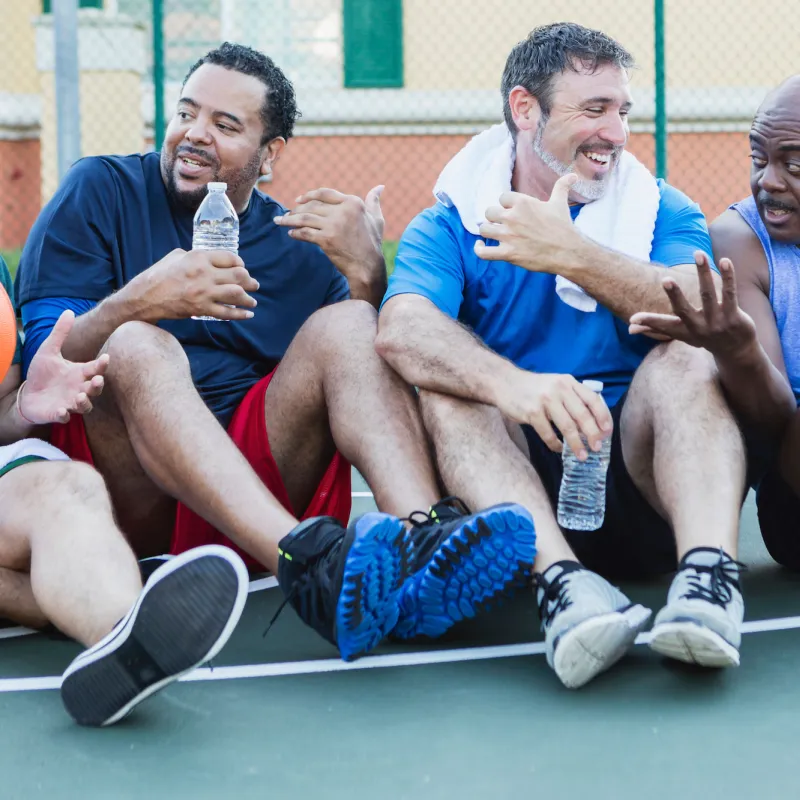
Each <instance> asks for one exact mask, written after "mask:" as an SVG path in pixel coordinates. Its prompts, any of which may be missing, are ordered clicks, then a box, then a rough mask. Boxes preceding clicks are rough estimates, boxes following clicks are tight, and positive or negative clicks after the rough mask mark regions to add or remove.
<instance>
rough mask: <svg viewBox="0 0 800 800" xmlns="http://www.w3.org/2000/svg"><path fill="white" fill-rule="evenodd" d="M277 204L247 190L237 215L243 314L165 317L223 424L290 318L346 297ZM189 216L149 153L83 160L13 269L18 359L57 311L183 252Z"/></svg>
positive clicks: (265, 368) (188, 240) (31, 349)
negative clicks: (250, 306)
mask: <svg viewBox="0 0 800 800" xmlns="http://www.w3.org/2000/svg"><path fill="white" fill-rule="evenodd" d="M284 212H285V209H284V208H283V207H282V206H281V205H280V204H278V203H277V202H276V201H275V200H273V199H271V198H270V197H267V196H266V195H264V194H261V193H260V192H253V195H252V197H251V199H250V203H249V205H248V208H247V209H246V210H245V211H244V212H243V213H242V214H241V215H240V217H239V255H240V256H241V258H242V260H243V261H244V263H245V266H246V267H247V269H248V271H249V272H250V274H251V275H252V276H253V277H254V278H255V279H256V280H257V281H258V282H259V284H260V288H259V290H258V291H257V292H255V293H254V294H253V296H254V297H255V298H256V300H257V302H258V307H257V308H255V309H254V311H255V316H254V317H253V318H252V319H250V320H244V321H236V322H213V321H212V322H203V321H199V320H191V319H187V320H165V321H163V322H161V323H160V324H159V326H160V327H161V328H163V329H164V330H167V331H169V332H170V333H172V334H173V335H174V336H175V337H176V338H177V339H178V341H179V342H180V343H181V345H183V348H184V350H185V351H186V354H187V356H188V358H189V362H190V364H191V370H192V377H193V379H194V383H195V385H196V386H197V389H198V390H199V392H200V394H201V396H202V397H203V399H204V400H205V402H206V404H207V405H208V406H209V408H210V409H211V411H212V412H213V413H214V414H215V416H216V417H217V419H219V421H220V422H221V423H222V424H223V425H225V426H227V424H228V422H229V421H230V418H231V416H232V414H233V412H234V410H235V409H236V407H237V406H238V404H239V402H240V401H241V399H242V398H243V397H244V395H245V394H246V393H247V391H248V390H249V389H250V388H251V387H252V386H253V385H254V384H255V383H256V382H257V381H258V380H259V379H260V378H262V377H263V376H265V375H267V374H268V373H269V372H270V371H271V370H272V369H273V368H274V367H275V366H276V365H277V363H278V362H279V361H280V359H281V358H282V357H283V354H284V353H285V352H286V349H287V347H288V346H289V343H290V342H291V341H292V339H293V338H294V336H295V334H296V333H297V331H298V330H299V329H300V326H301V325H302V324H303V323H304V322H305V321H306V320H307V319H308V318H309V317H310V316H311V315H312V314H313V313H314V312H315V311H316V310H317V309H319V308H321V307H322V306H325V305H328V304H330V303H334V302H337V301H339V300H343V299H345V298H346V297H348V295H349V289H348V285H347V281H346V280H345V278H344V277H343V276H342V275H341V273H339V272H338V271H337V269H336V268H335V267H334V266H333V264H332V263H331V261H330V260H329V259H328V257H327V256H326V255H325V254H324V253H323V252H322V250H320V249H319V247H317V246H316V245H313V244H310V243H308V242H301V241H298V240H295V239H292V238H291V237H290V236H289V235H288V231H287V229H285V228H281V227H279V226H277V225H276V224H275V223H274V222H273V218H274V217H275V216H277V215H280V214H283V213H284ZM192 219H193V214H192V213H191V212H189V211H186V210H184V209H179V208H177V207H174V206H173V205H171V204H170V202H169V200H168V197H167V193H166V189H165V187H164V183H163V181H162V179H161V172H160V169H159V155H158V154H157V153H148V154H146V155H130V156H99V157H91V158H84V159H82V160H81V161H79V162H77V163H76V164H75V165H74V166H73V167H72V169H71V170H70V171H69V172H68V173H67V175H66V177H65V178H64V181H63V182H62V184H61V186H60V187H59V189H58V191H57V192H56V194H55V195H54V196H53V198H52V199H51V200H50V202H49V203H48V204H47V205H46V206H45V208H44V209H43V211H42V213H41V214H40V215H39V218H38V219H37V220H36V223H35V224H34V226H33V228H32V230H31V233H30V236H29V237H28V241H27V243H26V245H25V249H24V251H23V253H22V258H21V261H20V267H19V272H18V274H17V290H18V291H17V296H18V301H19V304H20V307H21V310H22V319H23V325H24V330H25V346H24V351H23V362H24V365H25V366H26V365H27V364H29V363H30V359H31V358H32V357H33V354H34V353H35V352H36V349H37V348H38V347H39V345H40V344H41V343H42V341H43V340H44V337H45V336H46V335H47V333H49V331H50V329H51V328H52V326H53V325H54V324H55V321H56V320H57V319H58V316H59V314H60V313H61V311H62V310H63V309H64V308H66V307H70V308H73V309H74V310H75V311H76V313H83V312H86V311H88V310H89V309H91V308H92V307H94V306H95V305H96V304H97V303H98V302H100V301H101V300H103V299H104V298H106V297H108V296H109V295H110V294H111V293H112V292H114V291H116V290H117V289H120V288H121V287H122V286H124V285H125V284H126V283H128V281H130V280H131V279H132V278H133V277H135V276H136V275H138V274H139V273H141V272H143V271H144V270H146V269H147V268H148V267H150V266H151V265H152V264H155V263H156V262H157V261H158V260H159V259H161V258H163V257H164V256H165V255H167V253H169V252H170V251H171V250H173V249H175V248H176V247H180V248H183V249H184V250H191V247H192Z"/></svg>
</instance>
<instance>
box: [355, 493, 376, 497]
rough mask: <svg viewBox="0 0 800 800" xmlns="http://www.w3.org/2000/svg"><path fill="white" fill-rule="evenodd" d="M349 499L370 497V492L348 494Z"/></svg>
mask: <svg viewBox="0 0 800 800" xmlns="http://www.w3.org/2000/svg"><path fill="white" fill-rule="evenodd" d="M350 496H351V497H372V492H350Z"/></svg>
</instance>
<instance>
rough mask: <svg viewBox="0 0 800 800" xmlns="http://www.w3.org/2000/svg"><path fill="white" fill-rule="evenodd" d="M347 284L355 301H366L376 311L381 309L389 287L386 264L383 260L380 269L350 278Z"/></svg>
mask: <svg viewBox="0 0 800 800" xmlns="http://www.w3.org/2000/svg"><path fill="white" fill-rule="evenodd" d="M347 283H348V285H349V286H350V297H351V298H352V299H353V300H366V301H367V302H368V303H369V304H370V305H371V306H373V307H374V308H375V309H376V310H378V309H380V307H381V301H382V300H383V296H384V295H385V294H386V286H387V279H386V264H385V262H384V261H383V259H381V264H380V268H378V269H373V270H370V271H369V272H367V273H365V274H363V275H357V276H355V277H351V278H348V279H347Z"/></svg>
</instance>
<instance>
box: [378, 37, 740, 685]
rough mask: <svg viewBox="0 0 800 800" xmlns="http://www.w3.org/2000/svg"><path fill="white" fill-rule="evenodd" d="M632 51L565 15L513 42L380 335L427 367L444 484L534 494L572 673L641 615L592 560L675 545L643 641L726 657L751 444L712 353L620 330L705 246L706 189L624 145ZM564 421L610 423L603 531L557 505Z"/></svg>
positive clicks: (586, 434) (582, 454)
mask: <svg viewBox="0 0 800 800" xmlns="http://www.w3.org/2000/svg"><path fill="white" fill-rule="evenodd" d="M631 66H632V59H631V56H630V55H629V54H628V53H627V51H626V50H625V49H624V48H622V47H621V46H620V45H619V44H618V43H617V42H615V41H613V40H612V39H610V38H609V37H607V36H605V35H604V34H602V33H601V32H599V31H592V30H588V29H586V28H583V27H581V26H579V25H576V24H571V23H560V24H555V25H549V26H545V27H542V28H538V29H536V30H534V31H533V32H532V33H531V34H530V35H529V36H528V38H527V39H525V40H524V41H523V42H520V43H519V44H518V45H517V46H516V47H515V48H514V49H513V50H512V52H511V54H510V55H509V58H508V60H507V63H506V67H505V72H504V74H503V80H502V94H503V99H504V114H505V125H504V126H496V127H495V128H493V129H491V130H490V131H488V132H486V133H484V134H481V135H480V136H478V137H476V138H475V139H473V140H472V141H471V142H470V143H469V144H468V145H467V147H465V148H464V150H463V151H462V152H461V153H459V154H458V155H457V156H456V157H455V158H454V159H453V160H452V161H451V162H450V164H448V165H447V167H446V168H445V170H444V171H443V172H442V175H441V176H440V179H439V182H438V183H437V188H436V196H437V199H438V200H439V202H437V204H436V205H435V206H433V207H432V208H429V209H428V210H426V211H424V212H423V213H422V214H420V215H419V216H418V217H417V218H416V219H415V220H414V221H413V222H412V223H411V225H410V226H409V228H408V230H407V231H406V232H405V234H404V236H403V239H402V241H401V243H400V248H399V251H398V254H397V261H396V267H395V271H394V273H393V275H392V277H391V280H390V282H389V289H388V292H387V295H386V298H385V299H384V303H383V307H382V310H381V314H380V325H379V334H378V339H377V342H376V346H377V348H378V351H379V352H380V353H381V354H382V355H383V356H384V357H385V358H386V360H387V361H388V362H389V363H390V364H391V365H392V366H393V367H394V368H395V369H396V370H397V371H398V372H399V373H400V374H401V375H402V376H403V377H404V378H405V379H406V380H407V381H408V382H409V383H412V384H414V385H416V386H418V387H419V388H420V394H421V401H422V409H423V418H424V420H425V422H426V426H427V429H428V431H429V433H430V434H431V436H432V439H433V442H434V445H435V449H436V454H437V458H438V462H439V470H440V473H441V475H442V479H443V481H444V483H445V486H446V488H447V489H448V491H451V492H453V493H457V494H459V495H460V496H463V497H464V498H465V500H466V501H467V502H468V503H472V504H476V505H478V506H480V505H483V504H486V503H491V502H497V501H498V500H513V501H515V502H518V503H521V504H522V505H523V506H525V507H526V508H528V509H529V510H530V511H531V513H532V514H533V517H534V524H535V527H536V535H537V543H538V555H537V559H536V564H535V578H536V583H537V599H538V603H539V611H540V615H541V618H542V624H543V628H544V631H545V634H546V644H547V656H548V662H549V664H550V665H551V666H552V667H553V668H554V669H555V671H556V673H557V675H558V677H559V678H560V679H561V681H562V682H563V683H564V684H565V685H566V686H569V687H578V686H581V685H583V684H585V683H586V682H587V681H589V680H591V679H592V678H593V677H594V676H595V675H597V674H598V673H599V672H601V671H602V670H604V669H606V668H608V667H609V666H610V665H612V664H613V663H614V662H615V661H616V660H617V659H619V658H620V657H621V656H622V655H623V654H624V653H625V652H626V651H627V649H628V648H629V647H630V646H631V645H632V644H633V642H634V640H635V638H636V636H637V634H638V633H639V632H640V631H642V630H643V629H644V628H645V626H646V624H647V621H648V618H649V616H650V611H649V609H645V608H643V607H642V606H641V605H635V604H632V603H631V602H630V601H629V600H628V598H627V597H625V596H624V595H623V594H622V593H621V592H619V591H618V590H617V589H616V588H615V587H614V586H612V585H611V584H610V583H608V581H607V580H605V578H604V577H600V574H602V575H604V576H609V577H610V576H619V575H627V576H635V577H641V576H645V575H652V574H656V573H660V572H666V571H671V570H674V569H675V567H676V566H678V568H679V572H678V575H677V576H676V578H675V581H674V583H673V586H672V589H671V590H670V593H669V598H668V602H667V605H666V607H665V609H664V610H663V611H662V612H661V614H660V616H659V622H660V623H663V624H662V625H661V627H660V629H659V630H657V631H655V632H654V634H658V635H657V636H656V637H655V640H654V645H653V646H655V647H657V649H659V650H660V651H662V652H666V653H667V654H668V655H672V656H675V657H678V658H685V657H687V654H688V655H689V657H691V658H692V659H693V660H695V661H697V662H698V663H701V664H707V665H715V666H717V665H723V664H736V663H738V645H739V641H740V625H741V622H742V613H743V611H742V609H743V606H742V600H741V594H740V591H739V584H738V567H737V566H736V562H735V561H734V558H735V556H736V548H737V535H738V516H739V508H740V504H741V499H742V497H743V493H744V485H745V460H744V452H743V443H742V440H741V436H740V434H739V431H738V428H737V426H736V423H735V421H734V420H733V418H732V416H731V414H730V412H729V411H728V409H727V407H726V404H725V400H724V398H723V396H722V394H721V392H720V391H719V389H718V388H717V386H716V384H715V378H714V374H713V364H712V363H711V360H710V358H708V357H707V354H702V353H700V352H699V351H697V350H692V349H691V348H688V347H686V346H685V345H683V344H681V343H677V344H669V345H660V346H659V345H657V343H656V342H654V341H652V340H648V339H645V338H643V337H636V336H633V335H631V334H629V332H628V324H629V319H630V317H631V315H632V314H633V313H635V312H636V311H640V310H642V309H643V308H646V309H651V310H654V311H661V310H666V309H667V308H668V302H667V298H666V297H665V295H664V292H663V289H662V283H664V284H666V285H669V286H680V287H682V288H683V289H684V291H685V292H686V293H687V294H688V295H689V296H690V297H692V298H694V297H696V296H697V294H698V289H697V276H696V272H695V254H696V253H697V254H698V255H697V258H698V259H700V260H703V259H706V258H707V256H706V255H705V254H706V253H709V252H710V249H711V247H710V242H709V238H708V231H707V228H706V224H705V221H704V218H703V215H702V213H701V212H700V210H699V208H698V207H697V206H696V205H695V204H694V203H692V202H691V201H689V200H688V198H686V197H685V195H683V194H682V193H681V192H679V191H677V190H676V189H674V188H673V187H671V186H668V185H667V184H665V183H664V182H663V181H655V180H654V179H653V178H652V176H651V175H650V174H649V173H648V172H647V170H646V169H645V168H644V167H642V165H640V164H638V162H636V160H635V159H634V158H633V157H632V156H631V155H630V154H628V153H626V152H625V145H626V143H627V140H628V133H629V130H628V111H629V109H630V107H631V104H632V101H631V95H630V90H629V85H628V69H629V68H630V67H631ZM586 379H589V380H592V381H596V382H602V394H598V393H596V392H595V391H593V390H592V389H593V388H599V387H591V386H586V385H583V384H582V381H584V380H586ZM609 408H610V410H609ZM612 431H613V433H612ZM556 432H559V433H560V434H561V435H562V436H563V439H564V440H565V441H566V443H567V444H568V445H569V446H570V448H571V450H572V451H573V452H574V453H575V454H576V455H577V457H578V459H579V460H585V459H586V458H587V456H588V454H589V452H590V451H591V452H592V453H599V452H601V451H602V449H603V442H604V440H606V439H608V438H609V437H611V442H610V467H609V471H608V479H607V493H606V505H605V521H604V523H603V524H602V527H601V528H600V529H599V530H592V531H585V530H583V531H577V530H563V531H562V530H561V529H560V528H559V525H558V524H557V520H556V516H555V514H554V506H555V505H556V502H557V499H558V494H559V486H560V482H561V477H562V460H561V449H562V445H561V442H560V440H559V437H558V436H557V433H556ZM587 442H588V447H587ZM531 465H532V466H533V469H532V468H531ZM579 524H582V523H573V526H574V527H578V525H579ZM597 573H600V574H597ZM685 598H699V599H700V602H699V603H698V604H697V607H696V608H695V609H694V611H693V613H692V617H691V620H687V619H678V618H677V614H676V609H681V608H682V607H683V606H682V605H681V602H682V600H683V599H685Z"/></svg>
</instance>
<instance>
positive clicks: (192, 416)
mask: <svg viewBox="0 0 800 800" xmlns="http://www.w3.org/2000/svg"><path fill="white" fill-rule="evenodd" d="M104 351H105V352H108V353H109V354H110V355H111V363H110V365H109V369H108V372H107V373H106V386H107V389H106V391H105V392H104V394H103V395H102V397H103V401H102V403H103V404H104V405H106V407H107V404H108V403H113V404H114V406H115V407H116V409H117V410H118V413H119V415H120V417H121V419H122V420H123V422H124V425H125V430H126V432H127V436H128V440H129V441H130V445H131V448H132V450H133V453H135V456H136V459H137V461H138V463H139V464H140V465H141V468H142V470H143V471H144V473H145V474H146V475H147V477H148V478H149V481H150V482H151V483H152V484H154V485H155V487H157V489H158V491H159V492H160V493H162V494H164V495H167V496H168V497H172V498H175V499H177V500H180V501H181V502H183V503H184V504H185V505H187V506H188V507H189V508H191V509H192V510H193V511H195V512H196V513H198V514H199V515H200V516H202V517H203V518H204V519H206V520H208V521H209V522H210V523H211V524H212V525H214V527H216V528H217V529H219V530H220V531H222V532H223V533H224V534H225V535H226V536H228V537H229V538H230V539H231V540H232V541H234V542H236V544H238V545H239V546H240V547H242V548H243V549H244V550H246V551H247V552H249V553H250V554H251V555H252V556H253V557H255V558H256V559H257V560H258V561H260V562H261V563H262V564H264V565H265V566H266V567H267V568H268V569H270V570H271V571H273V572H277V567H278V542H279V541H280V540H281V539H282V538H283V536H284V535H286V534H287V533H288V532H289V531H290V530H292V528H294V527H295V525H296V524H297V521H296V520H295V518H294V517H293V516H292V515H291V514H290V513H289V512H287V511H286V509H284V508H283V506H281V504H280V503H279V502H278V501H277V500H276V499H275V497H274V496H273V495H272V493H271V492H270V491H269V490H268V489H267V488H266V486H264V484H263V483H262V482H261V480H260V479H259V477H258V476H257V475H256V474H255V472H254V471H253V469H252V468H251V466H250V465H249V463H248V462H247V460H246V459H245V457H244V456H243V455H242V454H241V453H240V452H239V450H238V448H237V447H236V445H234V443H233V442H232V441H231V439H230V437H229V436H228V434H227V433H226V432H225V430H224V429H223V428H222V426H221V425H220V424H219V423H218V422H217V420H216V419H215V418H214V415H213V414H212V413H211V412H210V411H209V410H208V408H207V406H206V405H205V403H204V402H203V400H202V399H201V397H200V395H199V394H198V393H197V390H196V389H195V387H194V384H193V382H192V376H191V371H190V369H189V362H188V359H187V358H186V354H185V353H184V351H183V349H182V348H181V346H180V344H179V343H178V341H177V340H176V339H175V338H174V337H173V336H171V335H170V334H169V333H167V332H165V331H163V330H161V329H159V328H156V327H154V326H152V325H147V324H145V323H139V322H130V323H126V324H125V325H122V326H121V327H120V328H118V329H117V330H116V331H115V332H114V334H112V336H111V337H110V338H109V340H108V342H107V343H106V346H105V348H104ZM91 416H92V415H90V418H91ZM89 431H90V439H89V441H90V445H91V447H92V452H93V454H95V457H96V458H97V459H98V463H102V464H104V465H105V467H104V469H106V470H109V471H112V472H113V471H114V470H118V469H119V467H118V466H117V465H115V464H114V462H113V453H110V454H108V453H106V454H104V453H103V448H104V447H105V446H106V444H105V442H104V441H103V440H102V439H101V438H100V437H99V436H98V435H97V430H92V428H91V423H90V426H89ZM98 454H100V455H99V457H98ZM113 482H114V483H115V485H116V481H115V480H114V481H113ZM140 488H141V491H142V492H143V493H145V494H146V492H147V491H151V490H150V489H145V486H144V484H142V485H141V487H140ZM128 502H130V503H132V504H133V503H135V502H136V498H135V497H130V498H129V501H128Z"/></svg>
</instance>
